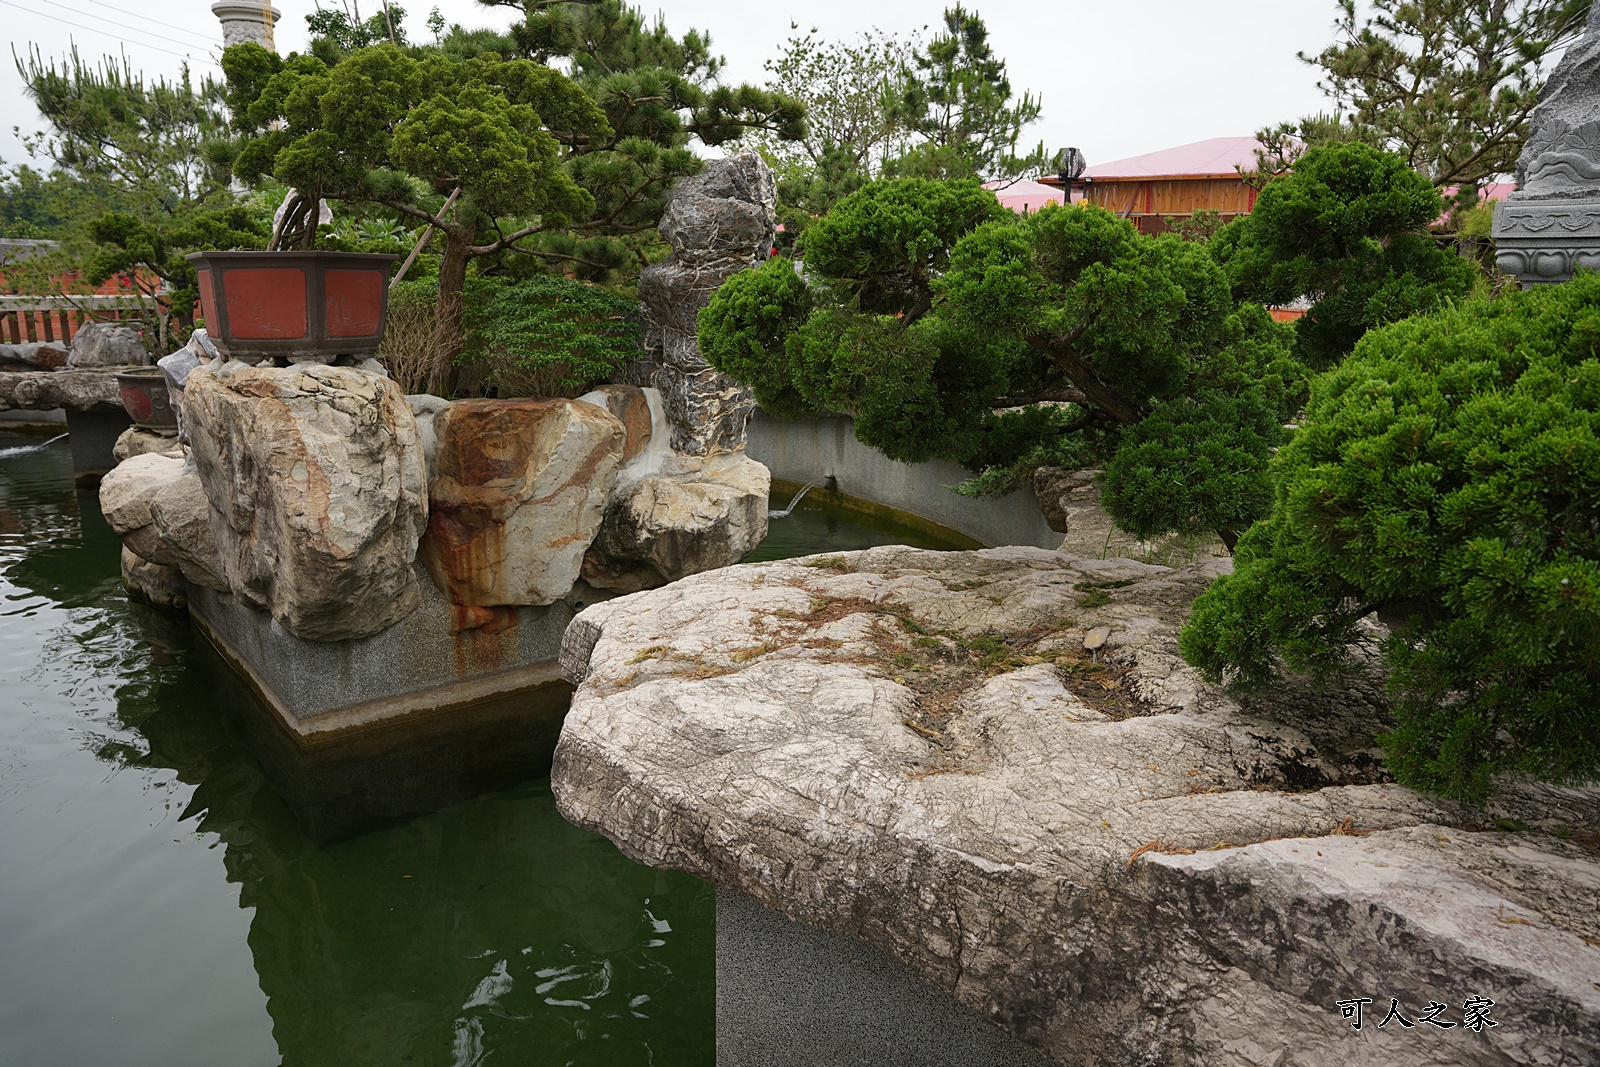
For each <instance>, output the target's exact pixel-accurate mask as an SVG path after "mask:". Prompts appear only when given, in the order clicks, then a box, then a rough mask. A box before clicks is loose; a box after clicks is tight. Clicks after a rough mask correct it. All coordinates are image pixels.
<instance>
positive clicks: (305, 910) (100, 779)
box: [0, 434, 939, 1067]
mask: <svg viewBox="0 0 1600 1067" xmlns="http://www.w3.org/2000/svg"><path fill="white" fill-rule="evenodd" d="M37 444H38V443H37V441H36V440H30V439H27V438H21V437H16V436H12V435H5V434H0V1063H7V1064H11V1063H16V1064H28V1065H30V1067H49V1065H55V1064H61V1065H67V1064H72V1065H78V1064H91V1063H115V1064H118V1065H126V1067H136V1065H145V1064H149V1065H157V1064H160V1065H170V1064H174V1063H196V1064H198V1063H215V1064H228V1065H230V1067H247V1065H254V1064H279V1063H281V1064H285V1065H321V1064H327V1065H338V1067H363V1065H368V1064H371V1065H391V1064H417V1065H434V1064H449V1065H459V1067H465V1065H470V1064H481V1063H486V1062H493V1063H506V1064H538V1065H544V1064H571V1065H580V1067H581V1065H598V1067H632V1065H635V1064H638V1065H644V1064H652V1065H659V1067H666V1065H674V1064H686V1065H687V1064H694V1065H705V1064H709V1063H711V1062H713V1060H714V1053H713V1039H714V1034H713V1028H714V1004H715V1000H714V998H715V975H714V962H713V960H714V957H713V952H714V937H713V933H714V928H713V923H714V896H713V892H712V888H711V887H710V886H709V885H707V884H705V883H702V882H699V881H697V880H696V879H693V878H690V877H688V876H686V875H681V874H676V873H672V872H662V871H655V870H651V869H649V868H646V867H642V866H639V865H637V864H634V863H632V862H631V861H629V860H628V859H626V858H625V857H623V856H622V855H621V854H620V853H618V852H617V850H616V849H615V848H614V847H613V846H612V845H611V844H610V842H608V841H606V840H604V839H603V838H600V837H597V836H594V835H591V834H587V833H584V832H582V831H579V830H577V829H575V828H573V827H572V826H570V825H568V824H567V823H566V822H565V821H563V820H562V819H561V817H560V816H559V815H558V814H557V812H556V810H555V806H554V804H553V802H552V800H551V797H550V789H549V784H548V781H547V780H546V779H543V778H532V779H531V780H528V781H525V782H523V783H522V784H519V785H516V786H514V787H512V788H510V789H505V790H502V791H500V792H495V793H492V794H489V795H483V796H477V797H474V798H471V799H465V800H461V801H459V802H455V803H452V804H451V805H450V806H448V807H445V808H443V809H442V810H438V811H434V812H431V813H428V814H424V815H421V816H419V817H416V818H413V819H411V820H409V821H406V822H404V823H401V824H399V825H393V826H389V827H387V828H385V829H382V830H378V831H375V832H371V833H367V834H363V835H361V836H358V837H354V838H351V839H348V840H344V841H341V842H339V843H336V844H331V845H327V846H323V847H318V846H317V845H316V844H314V843H313V842H312V841H311V839H309V838H308V837H307V836H306V835H305V833H304V832H303V831H302V829H301V827H300V825H299V824H298V823H297V822H296V820H295V818H294V816H293V815H292V814H291V813H290V810H289V808H288V807H287V806H286V805H285V803H284V801H283V800H282V799H281V798H280V796H279V794H278V793H277V791H275V789H274V788H273V786H272V784H271V781H270V779H269V776H268V773H267V771H266V770H265V769H264V768H263V765H262V764H261V762H259V761H258V759H257V758H256V756H255V755H254V754H253V753H252V750H251V748H250V747H249V746H248V745H247V744H246V743H245V737H246V732H245V730H244V729H243V728H242V726H241V723H242V722H245V721H247V720H248V716H250V715H251V714H253V713H254V712H253V711H252V709H250V708H249V707H248V706H245V702H246V701H247V699H248V698H247V697H244V696H242V695H240V690H239V689H238V687H236V686H233V685H230V684H228V680H227V679H226V678H225V677H221V676H219V672H218V665H217V664H216V663H215V662H214V657H213V656H212V655H210V654H209V652H208V650H207V649H206V648H205V647H204V645H203V642H201V641H200V639H199V638H198V637H197V636H195V635H194V634H193V633H192V632H191V630H190V628H189V626H188V624H187V621H186V620H185V619H183V618H182V617H181V616H173V615H169V614H166V613H163V612H160V611H157V610H155V609H151V608H147V607H145V606H143V605H139V604H133V603H130V602H129V601H128V600H127V599H126V597H125V595H124V593H123V590H122V586H121V581H120V577H119V570H118V553H119V545H118V542H117V539H116V537H115V535H113V534H112V533H111V531H110V530H109V528H107V526H106V525H105V522H104V520H103V519H101V517H100V513H99V509H98V506H97V503H96V498H95V495H94V493H93V492H92V491H90V492H86V491H79V490H75V488H74V485H73V478H72V464H71V457H70V454H69V452H68V449H67V443H66V442H65V441H58V442H55V443H52V444H49V445H46V446H43V447H34V446H36V445H37ZM772 525H773V532H772V536H771V537H770V538H769V541H768V543H766V544H764V545H763V546H762V547H761V549H759V550H758V556H757V557H752V558H784V557H787V556H792V555H799V554H803V553H806V552H815V551H826V550H829V549H846V548H861V547H867V546H869V545H871V544H884V543H896V542H899V541H913V542H916V541H917V539H918V537H919V536H920V535H917V534H916V533H915V532H914V531H905V530H899V531H897V530H895V529H892V528H883V524H882V523H879V524H877V525H876V526H875V525H871V524H868V525H863V524H862V523H861V522H859V521H856V520H853V519H850V518H847V517H845V516H843V515H841V514H839V513H837V512H835V511H833V510H830V509H828V508H825V507H823V506H821V505H820V504H818V503H815V502H802V505H801V506H800V507H799V508H797V509H796V510H795V511H794V513H793V514H791V515H790V516H788V517H787V518H783V519H774V520H773V524H772ZM919 543H925V541H924V542H919ZM926 546H927V547H939V546H937V545H934V544H927V545H926ZM544 770H547V768H531V767H530V768H529V774H530V775H533V774H538V773H541V772H542V771H544Z"/></svg>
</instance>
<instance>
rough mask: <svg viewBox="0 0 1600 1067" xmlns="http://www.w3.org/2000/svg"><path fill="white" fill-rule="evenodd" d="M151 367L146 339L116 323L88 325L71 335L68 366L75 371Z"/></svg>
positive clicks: (91, 323)
mask: <svg viewBox="0 0 1600 1067" xmlns="http://www.w3.org/2000/svg"><path fill="white" fill-rule="evenodd" d="M149 363H150V350H149V349H148V348H146V347H145V344H144V335H143V334H141V333H140V332H139V331H138V330H135V329H133V328H132V327H129V326H120V325H118V324H117V323H114V322H89V323H85V324H84V325H82V326H80V327H78V332H77V333H75V334H73V335H72V351H71V353H70V354H69V355H68V356H67V366H69V367H71V368H73V369H74V370H84V369H90V368H95V367H143V366H146V365H148V364H149Z"/></svg>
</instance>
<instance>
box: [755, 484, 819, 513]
mask: <svg viewBox="0 0 1600 1067" xmlns="http://www.w3.org/2000/svg"><path fill="white" fill-rule="evenodd" d="M816 487H817V483H816V482H807V483H806V484H805V486H804V487H803V488H801V490H800V491H799V492H798V493H796V494H795V495H794V499H793V500H791V501H789V506H788V507H786V508H784V509H783V510H782V511H777V510H775V509H768V511H767V518H769V519H787V518H788V517H789V513H790V512H791V511H793V510H794V509H795V505H796V504H798V503H800V499H801V498H802V497H804V496H805V495H806V494H807V493H809V492H811V490H813V489H815V488H816Z"/></svg>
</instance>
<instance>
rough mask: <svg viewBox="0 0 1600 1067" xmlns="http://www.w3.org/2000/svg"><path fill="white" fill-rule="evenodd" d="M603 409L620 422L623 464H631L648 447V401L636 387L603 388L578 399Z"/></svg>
mask: <svg viewBox="0 0 1600 1067" xmlns="http://www.w3.org/2000/svg"><path fill="white" fill-rule="evenodd" d="M578 399H579V400H585V401H588V402H589V403H591V404H595V405H596V406H599V407H603V408H605V409H606V410H607V411H609V412H611V414H613V415H615V416H616V417H617V421H618V422H620V423H622V431H623V434H624V437H623V443H622V462H623V463H624V464H627V463H632V462H633V461H634V459H635V457H637V456H638V455H639V453H641V452H643V451H644V450H645V449H646V448H648V447H649V446H650V438H651V434H652V427H651V425H650V401H649V400H648V399H646V397H645V395H644V390H643V389H641V388H639V387H638V386H637V385H602V386H599V387H598V388H596V389H595V390H594V391H593V392H590V393H585V394H584V395H583V396H581V397H579V398H578Z"/></svg>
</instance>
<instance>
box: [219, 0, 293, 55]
mask: <svg viewBox="0 0 1600 1067" xmlns="http://www.w3.org/2000/svg"><path fill="white" fill-rule="evenodd" d="M211 13H212V14H213V15H215V16H217V20H218V21H219V22H221V23H222V43H223V46H224V47H226V46H228V45H234V44H243V43H244V42H246V41H250V42H253V43H255V44H258V45H260V46H261V47H263V48H266V49H270V50H271V51H274V52H276V51H277V50H278V49H277V47H276V46H275V45H274V44H273V40H272V27H273V26H275V25H277V22H278V20H279V19H281V18H283V12H281V11H279V10H278V9H277V8H275V7H272V6H271V5H270V4H269V3H266V2H263V0H222V2H221V3H216V4H212V5H211ZM269 17H270V18H271V19H272V22H271V24H270V25H269V24H268V22H267V19H268V18H269Z"/></svg>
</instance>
